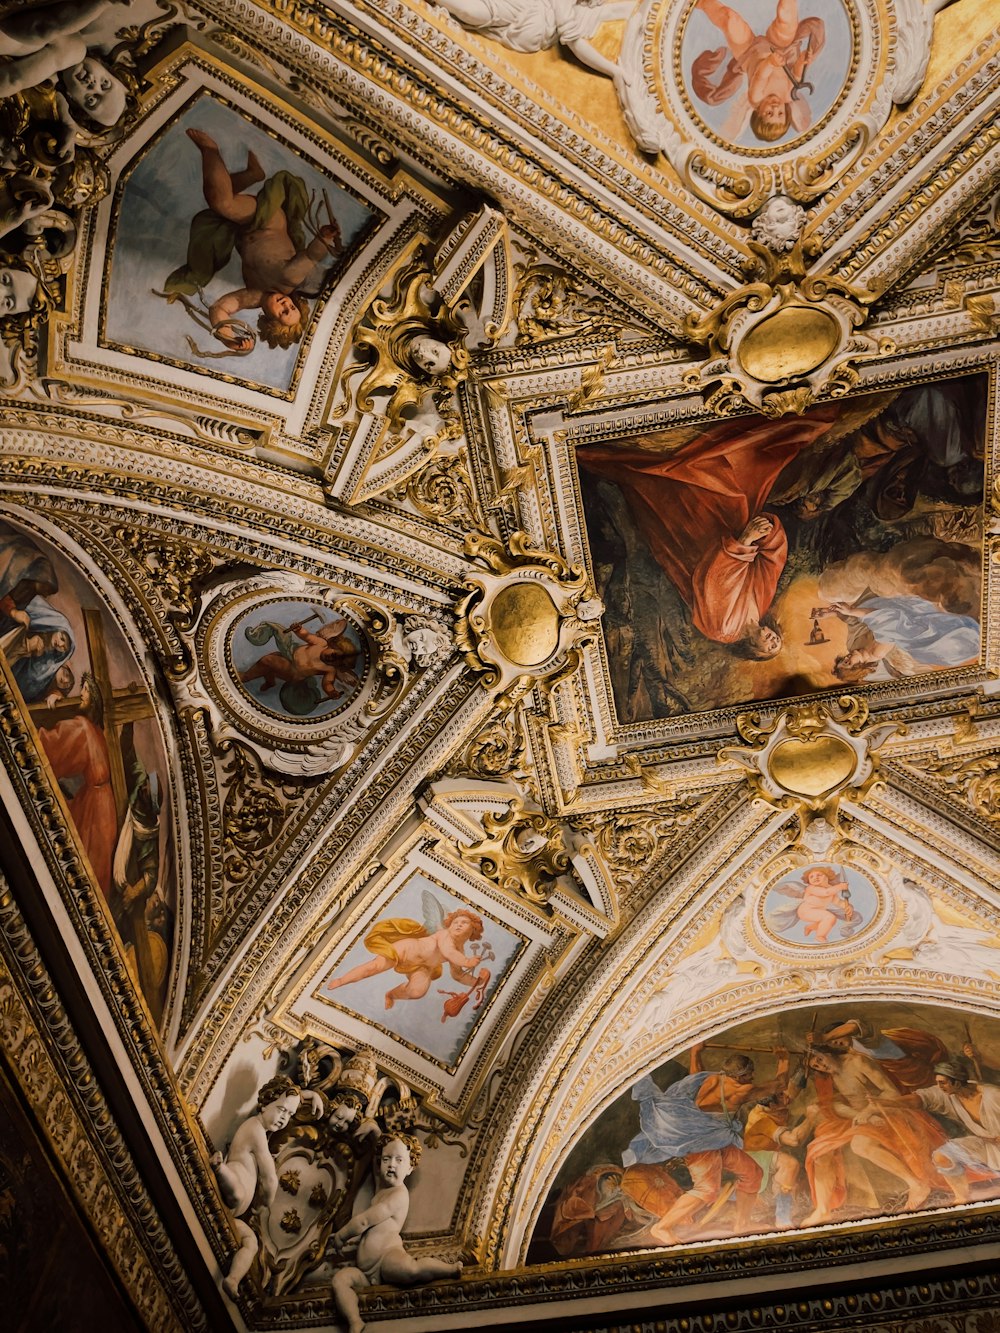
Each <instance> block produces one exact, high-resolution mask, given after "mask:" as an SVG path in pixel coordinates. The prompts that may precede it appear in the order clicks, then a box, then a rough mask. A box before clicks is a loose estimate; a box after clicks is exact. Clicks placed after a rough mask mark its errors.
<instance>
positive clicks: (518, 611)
mask: <svg viewBox="0 0 1000 1333" xmlns="http://www.w3.org/2000/svg"><path fill="white" fill-rule="evenodd" d="M490 626H491V628H492V630H493V637H494V639H495V640H496V645H497V647H498V648H499V649H500V651H501V652H502V653H503V655H504V656H505V657H506V658H507V659H508V661H510V662H514V663H516V664H517V665H518V666H525V667H529V666H539V665H540V664H541V663H542V662H544V661H546V660H547V659H548V658H550V657H551V656H552V654H553V653H554V652H555V650H556V648H557V647H558V646H559V612H558V611H557V610H556V604H555V602H553V600H552V598H551V597H550V596H549V594H548V593H547V592H546V590H545V589H544V588H543V587H542V586H541V584H539V583H512V584H509V585H508V586H507V587H506V588H501V589H500V591H499V592H498V593H497V595H496V597H494V599H493V604H492V606H491V607H490Z"/></svg>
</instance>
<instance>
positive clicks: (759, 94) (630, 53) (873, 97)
mask: <svg viewBox="0 0 1000 1333" xmlns="http://www.w3.org/2000/svg"><path fill="white" fill-rule="evenodd" d="M949 3H951V0H927V2H926V3H923V2H922V0H823V3H817V2H814V0H799V3H797V4H796V5H794V6H792V7H791V8H792V9H793V10H794V13H791V14H790V13H788V12H787V11H786V12H785V13H783V14H779V12H778V5H777V2H776V0H774V3H772V0H731V3H730V4H723V3H721V0H643V2H642V3H641V4H640V5H639V6H638V8H637V9H636V11H635V13H634V14H633V16H632V17H631V18H630V19H629V20H628V23H627V25H626V30H625V37H624V40H623V42H622V50H621V55H620V57H619V65H620V70H621V73H620V76H619V77H618V78H617V79H616V80H615V87H616V90H617V92H618V96H619V98H620V101H621V104H622V111H623V113H624V116H625V120H626V123H627V124H628V127H629V129H630V130H631V132H632V134H633V135H634V137H635V140H636V143H637V144H638V146H639V147H640V148H641V149H643V150H644V151H645V152H648V153H662V154H663V155H664V156H665V157H666V158H667V159H668V161H669V162H670V164H671V166H672V167H674V168H675V170H676V171H677V172H678V173H679V175H680V177H681V179H682V181H683V182H684V184H685V185H686V186H687V187H688V188H689V189H690V190H691V191H692V192H693V193H694V194H696V195H697V196H698V197H699V198H701V199H703V200H704V201H705V202H706V203H709V204H711V205H713V206H714V207H715V208H718V209H719V210H720V211H721V212H724V213H728V214H730V215H732V216H733V217H739V218H743V217H749V216H751V215H752V214H754V213H756V212H757V210H758V209H759V208H760V207H761V204H762V203H763V202H764V200H765V199H767V198H768V196H770V195H772V194H774V193H776V192H780V193H783V194H786V195H789V196H790V197H791V198H792V199H795V200H797V201H799V202H808V201H810V200H812V199H815V198H817V197H818V196H819V195H821V194H823V193H824V192H825V191H826V190H828V189H829V188H830V187H831V186H832V185H833V184H834V183H835V182H836V181H837V180H839V179H840V177H841V176H843V175H844V173H845V172H846V171H847V170H848V169H849V168H850V167H851V166H852V165H853V164H854V163H855V162H856V161H857V160H858V158H859V157H860V155H861V154H862V153H863V152H864V151H865V150H866V149H867V148H868V146H869V145H870V144H871V143H872V141H873V139H874V138H875V136H876V135H877V134H878V133H879V131H880V130H881V129H882V127H883V126H884V125H885V123H886V121H887V120H888V118H889V113H890V112H891V110H892V108H893V106H894V105H896V106H899V105H903V104H904V103H906V102H908V101H910V100H911V99H912V98H913V97H914V96H915V95H916V93H917V92H918V90H919V88H920V85H921V83H922V82H923V78H924V73H925V71H926V68H927V59H928V56H929V53H930V40H931V33H932V27H933V21H934V15H935V14H936V13H937V12H938V11H939V10H941V9H943V8H945V6H946V5H947V4H949Z"/></svg>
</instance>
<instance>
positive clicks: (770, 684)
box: [576, 376, 986, 721]
mask: <svg viewBox="0 0 1000 1333" xmlns="http://www.w3.org/2000/svg"><path fill="white" fill-rule="evenodd" d="M985 403H986V377H985V376H974V377H968V378H966V379H955V380H947V381H940V382H935V383H930V384H921V385H915V386H913V387H911V388H906V389H902V390H895V391H890V392H887V393H880V394H868V395H864V396H861V397H859V398H856V399H853V400H851V401H850V402H848V403H836V404H830V405H828V406H824V407H819V408H816V409H815V410H813V411H811V412H808V413H806V414H805V415H803V416H798V417H787V418H782V419H781V420H779V421H767V420H765V419H763V418H749V419H747V420H739V421H732V422H725V423H723V424H720V425H713V426H706V427H704V428H694V429H690V428H689V429H687V430H672V431H664V432H662V433H660V434H657V435H649V436H643V437H641V438H640V439H639V440H637V441H633V442H630V443H624V444H614V445H585V446H583V447H581V448H579V449H578V450H577V453H576V458H577V463H578V466H579V469H580V479H581V488H582V491H583V498H584V503H585V508H586V514H587V525H588V535H589V538H590V547H591V554H592V557H593V561H594V566H595V573H596V575H597V579H598V585H599V591H600V593H601V596H602V598H603V600H604V603H605V605H606V606H607V607H608V608H609V610H608V612H607V613H606V615H605V621H604V625H605V635H606V642H607V648H608V658H609V665H610V668H611V676H612V683H613V686H614V690H615V697H616V701H617V704H618V709H619V713H620V715H621V716H622V717H623V720H629V721H633V720H638V719H639V718H649V717H665V716H667V717H668V716H672V715H676V714H680V713H684V712H689V711H692V710H699V709H705V708H712V707H719V706H724V705H727V704H733V703H738V702H741V701H743V700H752V699H764V698H773V697H780V696H782V695H793V694H798V693H804V692H806V691H809V690H814V689H821V688H824V687H829V686H837V685H841V684H846V683H851V684H856V683H860V682H864V681H890V680H894V679H898V678H899V677H905V676H912V675H916V674H919V673H921V672H926V671H934V670H943V669H947V668H952V667H959V666H963V665H969V664H972V663H974V662H976V661H977V660H978V657H979V653H980V639H981V634H980V614H981V612H980V606H981V566H982V529H981V515H980V506H981V503H982V493H983V491H982V488H983V462H982V458H983V449H984V432H985Z"/></svg>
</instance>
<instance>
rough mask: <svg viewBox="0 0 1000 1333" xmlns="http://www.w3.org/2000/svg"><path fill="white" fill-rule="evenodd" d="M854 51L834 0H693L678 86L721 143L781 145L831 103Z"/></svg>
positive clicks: (820, 115) (846, 23)
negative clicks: (723, 0)
mask: <svg viewBox="0 0 1000 1333" xmlns="http://www.w3.org/2000/svg"><path fill="white" fill-rule="evenodd" d="M853 54H854V52H853V37H852V31H851V22H850V18H849V17H848V14H847V11H846V10H845V8H844V6H843V4H842V3H840V0H733V3H732V4H731V5H726V4H722V3H721V0H696V3H694V4H693V5H692V6H691V10H690V13H689V14H688V15H687V19H686V21H685V23H684V29H683V36H682V38H681V68H682V71H683V80H682V86H683V88H684V90H685V92H686V94H687V100H688V104H689V109H690V111H691V113H692V115H693V117H694V120H695V122H696V123H697V124H699V125H701V127H702V128H703V129H704V130H705V132H706V133H707V134H708V135H709V137H711V138H713V139H714V140H715V141H716V142H717V143H719V144H720V145H721V146H722V147H724V148H729V149H733V148H762V147H765V148H766V147H770V146H775V147H781V146H783V145H784V144H786V143H790V142H792V141H793V140H795V139H796V138H798V137H800V136H801V135H803V134H805V133H806V132H807V131H808V130H809V129H810V128H811V127H812V126H813V125H815V124H817V123H818V122H819V121H821V120H822V119H823V117H824V116H825V115H826V114H827V112H828V111H830V110H831V108H832V107H834V106H835V105H836V103H837V99H838V97H839V95H840V93H841V91H842V89H843V88H844V86H845V84H846V82H847V78H848V75H849V74H850V71H851V66H852V62H853Z"/></svg>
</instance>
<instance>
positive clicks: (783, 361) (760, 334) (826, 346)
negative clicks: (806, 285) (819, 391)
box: [738, 305, 840, 384]
mask: <svg viewBox="0 0 1000 1333" xmlns="http://www.w3.org/2000/svg"><path fill="white" fill-rule="evenodd" d="M839 341H840V327H839V325H838V324H837V321H836V320H835V319H834V318H833V316H832V315H829V314H827V312H826V311H825V310H813V309H810V308H808V307H806V306H799V305H795V306H786V307H785V309H784V310H778V311H776V312H775V314H773V315H769V316H768V317H767V318H766V319H763V320H761V322H760V323H759V324H758V325H757V326H756V327H755V328H753V329H751V330H750V332H749V333H748V334H747V336H746V337H745V338H744V339H743V341H742V342H741V343H740V346H739V353H738V355H739V359H740V363H741V365H742V366H743V369H744V370H745V371H746V372H747V374H748V375H752V376H753V377H754V379H756V380H760V381H761V382H762V383H764V384H777V383H779V382H780V381H781V380H787V379H791V378H793V377H794V376H796V375H807V374H808V373H809V371H811V370H815V369H816V367H817V366H821V365H822V364H823V362H824V361H825V360H826V359H827V357H829V356H831V355H832V354H833V352H834V351H835V350H836V348H837V343H838V342H839Z"/></svg>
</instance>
